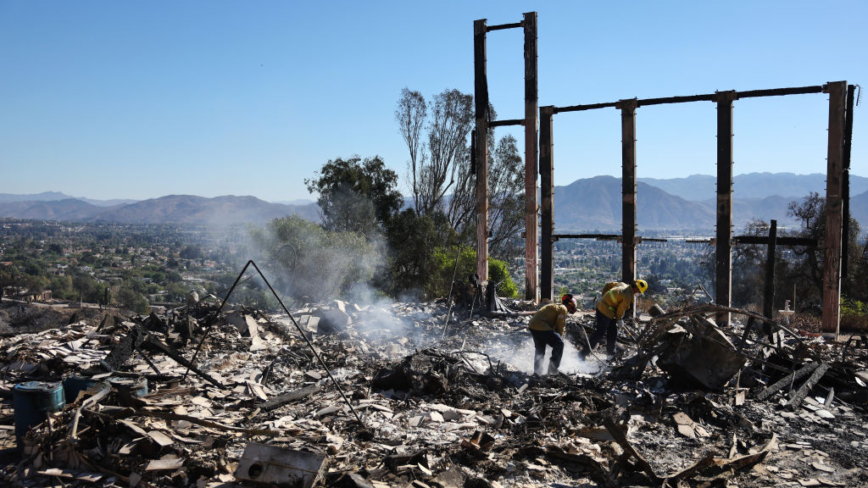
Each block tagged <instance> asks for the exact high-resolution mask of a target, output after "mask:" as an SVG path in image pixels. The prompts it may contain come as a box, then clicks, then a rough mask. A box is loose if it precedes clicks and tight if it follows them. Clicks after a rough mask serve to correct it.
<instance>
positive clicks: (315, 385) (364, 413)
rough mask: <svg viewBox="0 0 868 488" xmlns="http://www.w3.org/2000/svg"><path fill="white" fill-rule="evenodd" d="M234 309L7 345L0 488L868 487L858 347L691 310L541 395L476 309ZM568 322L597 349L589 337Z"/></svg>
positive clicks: (514, 330)
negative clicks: (252, 486)
mask: <svg viewBox="0 0 868 488" xmlns="http://www.w3.org/2000/svg"><path fill="white" fill-rule="evenodd" d="M499 300H500V299H499ZM501 301H502V300H501ZM503 302H505V301H503ZM224 305H225V304H223V305H220V306H218V304H217V303H216V301H215V300H213V299H210V300H209V299H208V298H205V299H202V300H195V301H192V300H191V301H190V302H189V303H188V305H187V306H185V307H182V308H178V309H174V310H170V311H169V312H168V313H167V314H166V315H159V314H151V315H149V316H142V317H132V318H129V317H116V316H113V315H104V316H103V317H102V318H101V319H99V320H96V319H84V320H80V321H77V322H74V323H71V324H69V325H64V326H62V327H58V328H52V329H47V330H43V331H41V332H35V333H22V334H17V335H12V336H9V337H5V338H0V351H3V353H2V355H0V371H2V375H0V396H2V403H0V449H3V450H2V451H0V452H2V464H0V466H2V467H0V484H4V485H11V486H61V485H65V486H66V485H68V486H125V487H126V486H131V487H133V486H141V487H149V486H181V487H186V486H191V487H192V486H196V487H217V486H233V485H235V486H244V485H247V484H249V483H259V484H266V485H270V486H304V487H310V486H335V487H391V486H401V487H406V486H410V487H417V488H425V487H443V488H453V487H491V486H494V487H496V486H578V485H582V484H588V485H589V486H606V487H616V486H636V485H640V486H661V485H662V486H688V485H689V486H727V483H735V484H737V485H739V486H794V487H795V486H858V485H865V484H866V483H868V471H865V469H863V464H864V463H863V462H862V459H864V457H865V455H866V454H868V421H866V415H865V408H866V404H868V388H866V382H868V350H866V346H868V341H865V340H864V338H861V337H858V336H857V337H855V338H854V340H852V341H849V342H848V343H847V347H844V343H834V342H833V341H831V340H827V339H824V338H822V337H817V338H804V337H802V336H800V335H799V334H796V333H795V332H794V331H791V330H789V329H787V328H786V327H783V326H781V325H779V324H776V323H774V322H771V321H768V320H766V319H765V318H763V317H761V316H758V315H755V314H751V313H749V312H745V311H741V310H734V309H723V308H720V307H715V306H710V305H703V306H695V307H687V308H684V309H679V310H673V311H671V312H669V313H662V314H661V315H658V316H657V317H655V318H653V319H649V320H641V321H636V322H633V323H632V324H631V323H629V321H628V324H627V327H625V329H624V330H623V331H622V334H623V336H622V337H619V342H620V345H621V346H623V350H622V351H621V352H619V353H618V354H617V355H616V356H615V357H614V358H611V359H609V360H608V362H607V361H605V358H600V357H595V359H589V361H588V362H587V363H580V362H579V360H578V357H577V354H575V351H574V350H573V351H572V352H570V350H568V351H567V356H570V355H571V356H572V357H566V356H565V358H564V363H563V364H562V368H561V369H562V370H564V371H566V374H564V373H560V374H557V375H552V376H546V377H535V376H533V375H532V374H531V373H532V367H530V364H531V361H532V348H531V347H530V343H531V340H530V336H529V334H528V333H527V331H526V328H527V323H528V321H529V315H528V314H522V313H511V312H509V311H508V310H507V311H498V312H488V311H486V310H479V308H478V305H477V308H476V311H475V314H474V315H473V316H471V317H468V316H467V315H468V312H469V308H470V307H467V308H468V309H465V310H463V311H461V312H458V311H453V315H452V319H451V324H450V325H449V327H448V328H445V329H444V323H445V321H446V317H447V314H448V313H449V310H448V308H447V306H446V305H445V304H442V303H388V304H385V303H384V304H375V305H365V306H360V305H357V304H351V303H345V302H341V301H333V302H330V303H324V304H308V305H305V306H304V307H302V308H300V309H298V310H294V311H293V313H292V314H291V316H287V315H286V314H275V315H270V314H267V313H264V312H262V311H259V310H254V309H250V308H246V307H243V306H226V307H224ZM506 305H509V304H508V303H507V304H506ZM660 312H662V311H660ZM479 314H482V315H479ZM721 314H731V316H732V322H733V325H732V326H727V327H720V326H718V325H717V323H716V322H715V318H716V317H720V316H721ZM569 322H570V323H569V326H568V332H567V338H568V339H569V340H571V341H573V342H574V343H575V344H581V343H582V341H583V340H585V334H586V333H587V332H589V331H590V330H591V328H592V327H593V316H592V315H587V314H579V315H574V316H570V317H569ZM742 322H744V323H743V324H742ZM444 330H445V332H444ZM302 334H304V335H302ZM570 365H572V366H570ZM32 382H38V383H32ZM22 385H29V386H27V387H26V388H25V387H22ZM46 385H47V386H46ZM53 385H62V392H63V394H64V398H62V399H60V398H58V399H56V400H57V403H58V405H55V408H47V407H46V405H47V404H46V403H45V402H44V401H43V400H42V396H40V395H43V393H44V394H48V393H45V392H49V390H50V391H51V392H55V391H56V390H57V388H58V387H57V386H53ZM27 388H29V390H27ZM52 388H53V390H52ZM51 394H55V393H51ZM13 399H14V400H15V402H16V403H15V405H20V404H22V403H20V402H31V404H32V405H33V406H34V408H30V409H27V410H28V412H27V415H24V413H25V412H24V409H23V408H21V407H19V408H17V409H16V408H14V407H13ZM25 417H26V418H25ZM23 424H26V425H23ZM22 425H23V428H22ZM16 427H17V428H18V430H17V431H16Z"/></svg>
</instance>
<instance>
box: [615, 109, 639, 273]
mask: <svg viewBox="0 0 868 488" xmlns="http://www.w3.org/2000/svg"><path fill="white" fill-rule="evenodd" d="M637 106H638V102H637V100H636V99H635V98H634V99H632V100H621V101H620V102H618V104H617V105H616V107H617V108H619V109H620V110H621V197H622V202H621V256H622V258H621V268H622V269H621V281H623V282H624V283H633V280H635V279H636V107H637Z"/></svg>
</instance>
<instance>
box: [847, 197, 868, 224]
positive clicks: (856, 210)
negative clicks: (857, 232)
mask: <svg viewBox="0 0 868 488" xmlns="http://www.w3.org/2000/svg"><path fill="white" fill-rule="evenodd" d="M850 217H851V218H854V219H856V221H857V222H859V226H860V227H861V228H862V232H866V231H868V192H865V193H861V194H859V195H856V196H855V197H850Z"/></svg>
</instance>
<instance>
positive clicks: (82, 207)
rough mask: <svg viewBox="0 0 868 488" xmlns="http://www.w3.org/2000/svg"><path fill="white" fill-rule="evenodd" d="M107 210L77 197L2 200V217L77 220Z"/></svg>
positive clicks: (0, 215) (0, 207) (0, 214)
mask: <svg viewBox="0 0 868 488" xmlns="http://www.w3.org/2000/svg"><path fill="white" fill-rule="evenodd" d="M105 211H106V208H105V207H97V206H96V205H91V204H89V203H87V202H83V201H81V200H78V199H75V198H66V199H64V200H49V201H44V202H33V201H26V202H16V201H6V202H3V201H0V217H12V218H16V219H33V220H63V221H70V222H77V221H83V220H87V219H89V218H91V217H92V216H94V215H96V214H98V213H100V212H105Z"/></svg>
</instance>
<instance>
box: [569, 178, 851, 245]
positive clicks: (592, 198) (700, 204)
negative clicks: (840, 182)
mask: <svg viewBox="0 0 868 488" xmlns="http://www.w3.org/2000/svg"><path fill="white" fill-rule="evenodd" d="M636 188H637V190H636V191H637V195H636V201H637V209H638V210H637V216H636V221H637V224H638V225H639V229H640V232H641V231H642V230H706V231H711V230H713V229H714V227H715V223H716V202H717V200H716V199H708V200H704V201H688V200H685V199H683V198H680V197H677V196H674V195H670V194H668V193H667V192H665V191H663V190H661V189H659V188H655V187H653V186H651V185H648V184H645V183H641V182H640V183H638V184H637V186H636ZM798 199H799V197H783V196H777V195H774V196H768V197H764V198H733V201H732V219H733V227H734V228H735V232H736V233H739V232H740V231H741V230H742V229H743V228H744V227H745V226H746V225H747V224H748V223H749V222H750V221H751V220H754V219H761V220H764V221H766V222H768V221H770V220H772V219H775V220H777V221H778V226H779V227H787V226H795V225H798V222H797V221H795V220H794V219H793V218H792V217H790V216H788V215H787V209H788V207H789V204H790V202H792V201H794V200H798ZM554 201H555V228H556V232H567V231H575V232H589V231H594V230H598V231H606V232H608V231H614V232H620V229H621V179H620V178H614V177H611V176H598V177H595V178H588V179H582V180H577V181H575V182H573V183H571V184H570V185H567V186H557V187H555V196H554ZM850 207H851V214H852V216H853V217H854V218H856V220H857V221H859V222H860V223H863V222H864V223H863V224H862V225H863V226H864V227H866V228H868V192H866V193H862V194H859V195H857V196H855V197H852V198H851V199H850Z"/></svg>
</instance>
